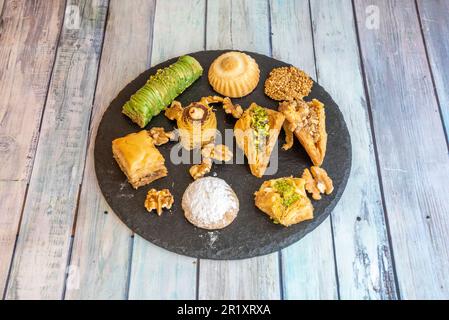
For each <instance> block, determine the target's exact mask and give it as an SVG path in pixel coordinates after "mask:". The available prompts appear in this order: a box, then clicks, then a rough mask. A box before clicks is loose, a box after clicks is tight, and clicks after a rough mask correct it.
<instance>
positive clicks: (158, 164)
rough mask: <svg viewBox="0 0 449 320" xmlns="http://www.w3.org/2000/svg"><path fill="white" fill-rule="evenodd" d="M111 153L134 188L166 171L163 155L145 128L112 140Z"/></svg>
mask: <svg viewBox="0 0 449 320" xmlns="http://www.w3.org/2000/svg"><path fill="white" fill-rule="evenodd" d="M112 154H113V155H114V158H115V160H116V161H117V163H118V165H119V166H120V169H121V170H122V171H123V173H124V174H125V175H126V177H127V178H128V182H129V183H130V184H131V185H132V186H133V188H134V189H137V188H139V187H141V186H144V185H147V184H149V183H151V182H152V181H154V180H156V179H160V178H162V177H165V176H166V175H167V173H168V172H167V168H166V167H165V165H164V163H165V159H164V157H163V156H162V154H161V153H160V152H159V150H158V149H157V148H156V147H155V146H154V140H153V138H151V136H150V134H149V132H148V131H146V130H143V131H140V132H138V133H131V134H128V135H127V136H125V137H122V138H118V139H115V140H114V141H112Z"/></svg>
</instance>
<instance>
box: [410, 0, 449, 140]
mask: <svg viewBox="0 0 449 320" xmlns="http://www.w3.org/2000/svg"><path fill="white" fill-rule="evenodd" d="M417 4H418V8H419V13H420V18H421V24H422V31H423V34H424V39H425V44H426V46H427V51H428V54H429V61H430V66H431V69H432V74H433V77H434V80H435V87H436V90H437V95H438V98H439V102H440V111H441V115H442V117H443V121H444V123H445V128H446V137H447V139H449V71H448V70H449V41H448V35H449V19H448V14H449V1H447V0H432V1H423V0H419V1H417Z"/></svg>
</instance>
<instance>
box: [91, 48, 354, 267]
mask: <svg viewBox="0 0 449 320" xmlns="http://www.w3.org/2000/svg"><path fill="white" fill-rule="evenodd" d="M223 52H225V51H201V52H197V53H192V54H191V55H192V56H193V57H195V58H196V59H197V60H198V61H199V62H200V63H201V65H202V66H203V68H204V73H203V76H202V77H201V78H200V79H199V80H198V81H196V82H195V83H194V84H193V85H192V86H191V87H189V88H188V89H187V90H186V91H185V92H184V93H183V94H181V95H180V96H179V97H178V98H177V100H179V101H181V103H182V105H183V106H186V105H188V104H189V103H191V102H193V101H198V100H199V99H200V98H201V97H203V96H209V95H215V94H216V93H215V92H214V91H213V90H212V87H211V86H210V85H209V82H208V80H207V72H208V69H209V66H210V64H211V63H212V61H213V60H214V59H215V58H216V57H218V56H219V55H220V54H222V53H223ZM247 54H249V55H250V56H252V57H253V58H254V59H256V61H257V63H258V64H259V68H260V79H261V80H260V82H259V85H258V86H257V88H256V89H255V90H254V91H253V92H252V93H251V94H250V95H249V96H246V97H244V98H241V99H233V102H235V103H239V104H241V105H242V107H243V108H244V109H245V108H247V107H248V106H249V105H250V103H251V102H256V103H257V104H259V105H261V106H264V107H267V108H272V109H276V108H277V106H278V102H276V101H273V100H271V99H270V98H268V97H267V96H265V94H264V91H263V85H264V81H265V79H266V78H267V75H268V73H269V72H270V71H271V70H272V69H273V68H275V67H280V66H287V65H288V64H286V63H284V62H281V61H278V60H275V59H272V58H270V57H267V56H264V55H260V54H256V53H252V52H247ZM176 60H177V58H173V59H171V60H168V61H166V62H164V63H162V64H159V65H157V66H155V67H153V68H151V69H149V70H147V71H145V72H144V73H142V74H141V75H140V76H139V77H137V79H135V80H134V81H132V82H131V83H130V84H128V85H127V86H126V87H125V88H124V89H123V90H122V91H121V92H120V93H119V95H118V96H117V98H116V99H114V101H112V103H111V105H110V106H109V108H108V109H107V110H106V112H105V113H104V115H103V119H102V120H101V123H100V125H99V128H98V133H97V137H96V141H95V170H96V174H97V178H98V182H99V185H100V188H101V191H102V192H103V195H104V197H105V198H106V201H107V202H108V203H109V205H110V206H111V208H112V209H113V210H114V212H115V213H116V214H117V215H118V216H119V217H120V219H121V220H122V221H123V222H124V223H125V224H126V225H127V226H128V227H129V228H130V229H131V230H133V231H134V232H135V233H137V234H138V235H140V236H142V237H143V238H145V239H147V240H148V241H150V242H152V243H154V244H156V245H158V246H160V247H162V248H165V249H167V250H170V251H173V252H176V253H179V254H183V255H187V256H191V257H197V258H205V259H243V258H250V257H254V256H259V255H264V254H268V253H271V252H274V251H277V250H280V249H282V248H284V247H286V246H288V245H290V244H292V243H294V242H296V241H298V240H299V239H301V238H302V237H304V236H305V235H306V234H307V233H309V232H311V231H312V230H313V229H315V228H316V227H317V226H318V225H319V224H320V223H321V222H323V221H324V219H326V217H327V216H328V215H329V214H330V212H331V211H332V209H333V208H334V207H335V205H336V204H337V202H338V200H339V199H340V197H341V195H342V193H343V190H344V188H345V186H346V182H347V180H348V176H349V172H350V168H351V141H350V137H349V133H348V129H347V127H346V124H345V122H344V119H343V116H342V114H341V112H340V110H339V108H338V106H337V105H336V104H335V102H334V101H333V100H332V98H331V97H330V95H329V94H328V93H327V92H326V91H325V90H324V89H323V88H322V87H321V86H320V85H318V84H317V83H314V85H313V89H312V92H311V93H310V95H309V96H308V97H306V98H305V100H310V99H312V98H317V99H319V100H320V101H321V102H323V103H324V105H325V107H326V127H327V132H328V136H329V137H328V143H327V153H326V157H325V161H324V163H323V165H322V167H323V168H325V169H326V170H327V172H328V174H329V176H330V177H332V179H333V181H334V187H335V190H334V192H333V193H332V194H331V195H329V196H326V195H324V196H323V198H322V200H320V201H313V205H314V207H315V211H314V216H315V217H314V219H313V220H311V221H306V222H302V223H300V224H297V225H293V226H290V227H288V228H286V227H283V226H280V225H276V224H274V223H273V222H271V220H270V219H269V218H268V216H267V215H265V214H264V213H262V212H261V211H260V210H259V209H257V208H256V207H255V205H254V195H253V194H254V192H255V191H257V190H258V189H259V187H260V185H261V184H262V182H263V181H265V180H268V179H272V178H279V177H285V176H290V175H293V176H301V175H302V172H303V170H304V168H306V167H310V166H311V165H312V164H311V161H310V159H309V157H308V156H307V154H306V152H305V151H304V150H303V149H302V147H301V146H300V144H299V142H298V141H297V139H296V138H295V143H294V147H293V148H292V149H290V150H288V151H283V150H282V149H281V146H282V144H283V143H284V139H285V136H284V133H283V132H281V134H280V136H279V142H278V145H277V146H276V148H277V149H278V152H277V154H278V155H279V158H278V159H279V160H278V168H277V172H276V173H275V174H273V175H271V176H264V177H263V178H256V177H254V176H252V175H251V173H250V171H249V167H248V165H247V164H214V165H213V167H212V170H211V173H210V174H209V175H214V176H215V175H216V176H217V177H219V178H222V179H224V180H225V181H226V182H227V183H228V184H229V185H231V187H232V188H233V189H234V191H235V192H236V194H237V196H238V198H239V201H240V211H239V214H238V216H237V218H236V219H235V220H234V222H233V223H232V224H231V225H229V226H228V227H226V228H224V229H222V230H216V231H207V230H203V229H200V228H197V227H195V226H193V225H191V224H190V223H189V222H188V221H187V220H186V219H185V218H184V212H183V210H182V208H181V199H182V195H183V193H184V190H185V189H186V188H187V186H188V185H189V183H191V182H192V181H193V179H192V178H191V177H190V175H189V172H188V170H189V168H190V166H191V164H173V163H172V162H171V161H170V150H171V149H172V147H173V146H175V145H176V144H177V142H170V143H168V144H165V145H163V146H160V147H159V150H160V151H161V153H162V154H163V155H164V157H165V159H166V166H167V168H168V172H169V174H168V176H167V177H165V178H162V179H159V180H156V181H154V182H153V183H151V184H150V185H148V186H144V187H141V188H139V189H138V190H134V189H133V188H132V187H131V185H130V184H129V183H128V182H127V180H126V177H125V175H124V174H123V173H122V172H121V170H120V168H119V166H118V165H117V163H116V162H115V160H114V159H113V157H112V150H111V142H112V140H114V139H116V138H119V137H123V136H125V135H127V134H128V133H132V132H138V131H140V128H139V127H138V126H137V125H135V124H134V123H132V122H131V120H129V119H128V118H127V117H126V116H124V115H123V114H122V113H121V109H122V106H123V104H124V103H125V102H126V101H127V100H128V99H129V97H130V96H131V95H132V94H133V93H135V92H136V91H137V90H138V89H139V88H140V87H142V86H143V85H144V84H145V82H146V81H147V79H148V78H149V76H150V75H151V74H154V73H155V72H156V70H157V69H160V68H163V67H166V66H168V65H170V64H171V63H173V62H175V61H176ZM117 76H120V75H117ZM111 81H114V79H111ZM215 109H216V110H217V111H216V115H217V121H218V129H219V130H220V132H221V133H224V129H225V128H228V129H232V128H233V127H234V124H235V121H236V120H235V119H234V118H232V117H231V116H229V115H226V114H225V113H224V112H223V110H222V108H221V105H216V107H215ZM175 125H176V123H175V122H172V121H170V120H168V119H167V118H166V117H165V116H164V114H163V113H161V114H160V115H158V116H157V117H155V118H153V119H152V120H151V122H150V123H149V125H148V126H147V129H149V128H151V127H153V126H158V127H164V128H165V129H166V130H172V129H173V128H174V127H175ZM226 142H227V143H229V141H226ZM237 149H238V147H236V145H235V141H234V147H233V151H234V155H235V154H236V152H237ZM239 152H240V150H239ZM273 154H275V152H273ZM272 156H273V155H272ZM272 159H273V158H272ZM150 188H156V189H162V188H168V189H170V191H171V192H172V194H173V196H174V198H175V203H174V205H173V207H172V209H171V210H170V211H165V212H164V213H163V214H162V216H160V217H159V216H157V215H156V214H155V213H154V212H152V213H148V212H147V211H146V209H145V208H144V206H143V204H144V201H145V197H146V194H147V192H148V190H149V189H150Z"/></svg>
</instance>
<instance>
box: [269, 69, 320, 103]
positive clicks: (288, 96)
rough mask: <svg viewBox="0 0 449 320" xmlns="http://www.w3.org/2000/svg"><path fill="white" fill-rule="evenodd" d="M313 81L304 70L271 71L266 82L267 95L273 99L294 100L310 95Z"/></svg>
mask: <svg viewBox="0 0 449 320" xmlns="http://www.w3.org/2000/svg"><path fill="white" fill-rule="evenodd" d="M312 86H313V81H312V79H310V77H309V76H308V75H307V73H305V72H304V71H302V70H299V69H298V68H295V67H293V66H290V67H280V68H275V69H273V70H271V72H270V75H269V76H268V78H267V80H266V81H265V94H266V95H267V96H269V97H270V98H271V99H274V100H278V101H282V100H293V99H302V98H304V97H306V96H308V95H309V93H310V91H311V90H312Z"/></svg>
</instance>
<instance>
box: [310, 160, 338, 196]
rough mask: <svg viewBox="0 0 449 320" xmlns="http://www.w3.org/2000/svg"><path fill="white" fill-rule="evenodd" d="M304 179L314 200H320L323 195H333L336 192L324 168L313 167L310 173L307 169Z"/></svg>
mask: <svg viewBox="0 0 449 320" xmlns="http://www.w3.org/2000/svg"><path fill="white" fill-rule="evenodd" d="M310 172H312V173H310ZM302 178H303V179H304V180H305V181H306V185H305V186H306V190H307V192H308V193H311V194H312V198H313V199H314V200H320V199H321V194H322V193H326V194H331V193H332V191H334V185H333V183H332V179H331V178H329V176H328V175H327V172H326V170H324V169H323V168H320V167H316V166H313V167H311V168H310V171H309V169H307V168H306V169H304V172H303V174H302Z"/></svg>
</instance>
